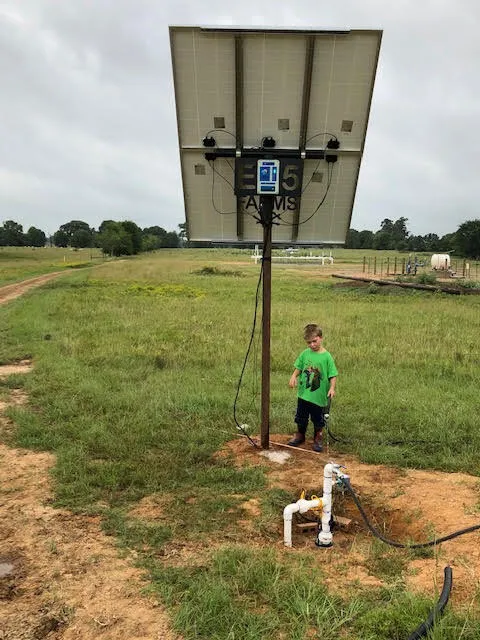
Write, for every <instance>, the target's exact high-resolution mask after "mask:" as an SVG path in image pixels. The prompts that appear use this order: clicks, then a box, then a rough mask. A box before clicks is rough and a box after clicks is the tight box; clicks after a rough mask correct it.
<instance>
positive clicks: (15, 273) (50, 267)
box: [0, 247, 103, 286]
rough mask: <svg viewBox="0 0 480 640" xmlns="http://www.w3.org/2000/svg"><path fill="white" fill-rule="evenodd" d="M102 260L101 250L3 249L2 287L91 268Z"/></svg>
mask: <svg viewBox="0 0 480 640" xmlns="http://www.w3.org/2000/svg"><path fill="white" fill-rule="evenodd" d="M102 260H103V258H102V252H101V251H100V249H78V250H76V251H74V250H72V249H61V248H58V247H41V248H39V247H21V248H19V247H0V286H1V285H4V284H9V283H11V282H17V281H19V280H23V279H25V278H33V277H34V276H37V275H40V274H43V273H51V272H52V271H63V270H64V269H78V268H79V267H83V266H91V265H92V264H98V263H99V262H101V261H102Z"/></svg>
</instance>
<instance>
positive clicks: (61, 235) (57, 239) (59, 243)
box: [53, 229, 69, 247]
mask: <svg viewBox="0 0 480 640" xmlns="http://www.w3.org/2000/svg"><path fill="white" fill-rule="evenodd" d="M68 240H69V238H68V235H67V234H66V233H65V231H60V229H59V230H58V231H55V233H54V234H53V243H54V245H55V246H56V247H68Z"/></svg>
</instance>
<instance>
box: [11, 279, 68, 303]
mask: <svg viewBox="0 0 480 640" xmlns="http://www.w3.org/2000/svg"><path fill="white" fill-rule="evenodd" d="M62 273H65V272H64V271H55V272H54V273H46V274H44V275H42V276H36V277H35V278H28V280H22V282H14V283H13V284H7V285H5V286H3V287H0V304H3V303H5V302H10V300H14V299H15V298H18V297H19V296H21V295H23V294H24V293H26V292H27V291H29V290H30V289H33V288H34V287H39V286H40V285H42V284H45V283H46V282H48V281H49V280H53V279H54V278H58V276H59V275H61V274H62Z"/></svg>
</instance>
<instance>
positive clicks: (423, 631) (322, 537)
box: [283, 462, 480, 640]
mask: <svg viewBox="0 0 480 640" xmlns="http://www.w3.org/2000/svg"><path fill="white" fill-rule="evenodd" d="M341 468H342V467H341V465H339V464H336V463H334V462H329V463H328V464H326V465H325V467H324V469H323V496H322V497H321V498H317V497H315V496H314V497H312V499H310V500H305V498H304V497H303V494H302V497H301V498H300V500H297V502H293V503H291V504H289V505H287V506H286V507H285V509H284V510H283V522H284V527H283V531H284V544H285V546H286V547H291V546H292V519H293V514H294V513H301V514H303V513H306V512H307V511H309V510H310V509H314V508H319V507H321V508H322V520H321V527H319V531H318V535H317V538H316V540H315V544H316V545H317V546H318V547H331V546H332V532H331V530H330V522H331V518H332V488H333V480H334V477H335V479H336V483H337V484H338V485H340V486H343V487H345V488H346V489H347V491H348V492H349V493H350V495H351V496H352V498H353V501H354V503H355V505H356V506H357V508H358V510H359V512H360V514H361V516H362V518H363V520H364V522H365V524H366V526H367V528H368V529H369V531H370V532H371V533H372V534H373V535H374V536H375V537H377V538H379V539H380V540H381V541H382V542H385V543H386V544H389V545H391V546H393V547H397V548H402V549H420V548H423V547H430V546H434V545H437V544H439V543H441V542H445V541H446V540H451V539H452V538H456V537H457V536H460V535H462V534H464V533H470V532H471V531H475V530H477V529H480V524H479V525H474V526H472V527H467V528H466V529H461V530H460V531H456V532H454V533H451V534H450V535H447V536H444V537H442V538H437V539H435V540H431V541H429V542H424V543H417V544H402V543H400V542H396V541H394V540H389V539H388V538H386V537H385V536H383V535H382V534H381V533H380V532H379V531H378V530H377V529H375V527H374V526H373V525H372V524H371V523H370V521H369V520H368V517H367V514H366V513H365V510H364V508H363V506H362V504H361V502H360V500H359V499H358V497H357V495H356V493H355V491H354V490H353V488H352V486H351V484H350V478H349V476H348V475H346V474H345V473H343V472H342V471H341ZM451 590H452V569H451V567H449V566H447V567H445V569H444V582H443V589H442V592H441V594H440V598H439V600H438V602H437V604H436V605H435V607H434V608H433V609H432V611H431V612H430V614H429V616H428V618H427V619H426V620H425V622H422V624H421V625H419V626H418V627H417V628H416V629H415V631H413V632H412V633H411V634H410V635H409V637H408V640H419V639H420V638H423V637H425V636H426V635H427V634H428V632H429V631H430V630H431V629H432V628H433V626H434V625H435V623H436V621H437V620H438V618H439V617H440V616H441V615H442V613H443V610H444V609H445V607H446V605H447V603H448V599H449V596H450V592H451Z"/></svg>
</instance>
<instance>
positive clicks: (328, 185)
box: [275, 163, 333, 227]
mask: <svg viewBox="0 0 480 640" xmlns="http://www.w3.org/2000/svg"><path fill="white" fill-rule="evenodd" d="M331 164H332V163H328V171H327V175H328V181H327V188H326V190H325V193H324V194H323V198H322V199H321V200H320V202H319V203H318V205H317V207H316V208H315V210H314V212H313V213H311V214H310V215H309V216H308V218H305V220H299V221H298V223H294V222H284V221H283V218H282V217H281V215H280V216H278V217H279V219H280V220H282V222H276V223H275V224H278V225H280V226H283V227H297V226H298V227H299V226H300V225H302V224H305V223H306V222H308V221H309V220H311V219H312V218H313V216H314V215H315V214H316V213H317V211H318V210H319V209H320V207H321V206H322V204H323V203H324V202H325V199H326V197H327V195H328V192H329V191H330V186H331V184H332V178H333V166H331Z"/></svg>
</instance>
